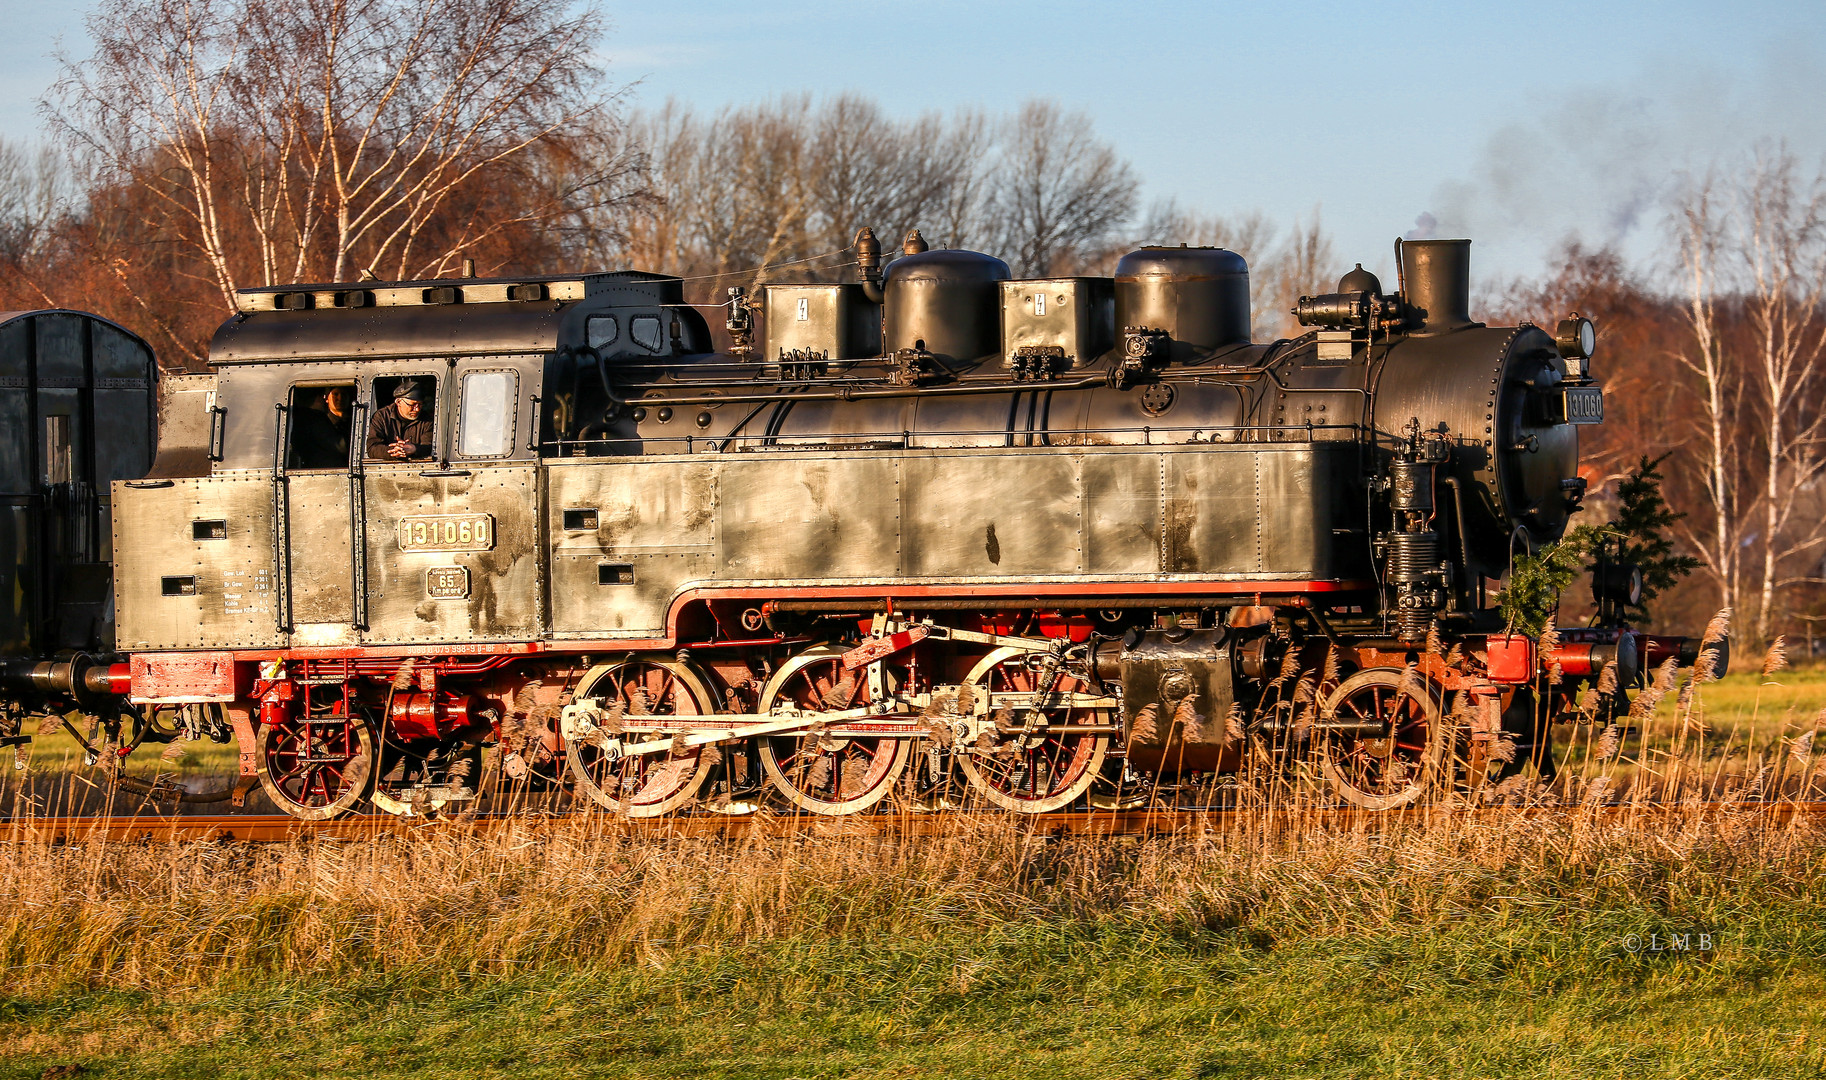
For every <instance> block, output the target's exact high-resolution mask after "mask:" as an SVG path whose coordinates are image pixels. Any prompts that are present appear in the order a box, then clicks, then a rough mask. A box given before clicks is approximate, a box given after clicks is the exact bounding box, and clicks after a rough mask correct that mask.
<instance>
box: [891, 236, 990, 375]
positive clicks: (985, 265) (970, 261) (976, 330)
mask: <svg viewBox="0 0 1826 1080" xmlns="http://www.w3.org/2000/svg"><path fill="white" fill-rule="evenodd" d="M1008 277H1009V274H1008V264H1007V263H1005V262H1003V261H1002V260H1000V259H998V258H995V257H994V256H990V255H984V254H982V253H980V252H976V251H953V250H940V251H922V252H920V253H918V254H916V255H907V256H904V257H902V258H899V259H895V260H894V261H893V262H891V263H889V264H888V269H887V273H886V274H885V275H884V280H883V285H882V294H883V302H882V347H883V348H884V349H885V350H886V352H887V353H889V354H893V353H895V352H898V351H900V350H901V349H923V350H925V351H926V352H929V353H931V354H932V355H933V356H934V357H936V358H937V359H938V360H939V362H940V363H943V364H945V365H946V366H949V367H956V366H959V365H965V364H972V363H976V362H977V361H980V360H982V359H983V358H985V357H988V356H994V355H995V354H996V353H998V352H1000V351H1001V348H1002V284H1001V283H1002V282H1004V281H1007V280H1008Z"/></svg>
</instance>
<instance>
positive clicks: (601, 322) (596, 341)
mask: <svg viewBox="0 0 1826 1080" xmlns="http://www.w3.org/2000/svg"><path fill="white" fill-rule="evenodd" d="M583 336H584V340H586V341H588V342H589V343H590V348H592V349H606V348H608V347H609V346H611V345H613V344H615V339H616V338H618V337H620V336H621V324H620V323H618V322H616V321H615V316H613V315H591V316H590V320H589V322H588V323H586V324H585V327H584V335H583Z"/></svg>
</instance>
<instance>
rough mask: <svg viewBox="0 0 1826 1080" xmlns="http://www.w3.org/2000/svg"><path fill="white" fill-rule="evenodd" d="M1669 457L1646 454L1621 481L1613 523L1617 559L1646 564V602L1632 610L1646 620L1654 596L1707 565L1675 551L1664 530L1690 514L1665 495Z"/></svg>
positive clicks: (1643, 601)
mask: <svg viewBox="0 0 1826 1080" xmlns="http://www.w3.org/2000/svg"><path fill="white" fill-rule="evenodd" d="M1667 458H1668V455H1667V454H1662V455H1661V456H1660V457H1657V458H1650V457H1649V456H1648V455H1647V454H1644V455H1642V461H1641V463H1640V464H1638V465H1637V466H1636V468H1635V470H1634V471H1632V472H1631V473H1630V474H1629V475H1628V476H1627V477H1624V479H1623V482H1622V483H1620V484H1618V485H1617V495H1618V497H1619V499H1620V500H1621V502H1622V506H1621V507H1620V509H1619V510H1618V513H1617V520H1616V521H1615V522H1612V523H1611V525H1610V526H1609V531H1611V532H1612V533H1614V534H1615V535H1616V538H1617V561H1618V562H1624V563H1635V564H1636V565H1637V566H1639V567H1641V568H1642V602H1641V603H1638V604H1636V605H1634V606H1632V607H1631V608H1630V609H1629V612H1630V614H1632V615H1634V616H1636V618H1637V619H1638V620H1639V621H1641V622H1644V623H1646V622H1648V621H1649V610H1648V602H1649V601H1650V600H1653V599H1654V598H1655V597H1657V596H1659V595H1661V593H1662V591H1663V590H1664V589H1671V588H1673V587H1674V585H1675V583H1676V582H1678V581H1679V580H1680V579H1681V578H1683V577H1686V576H1687V575H1688V574H1691V573H1692V572H1693V571H1695V570H1697V569H1699V567H1700V566H1702V565H1703V564H1702V563H1701V562H1700V560H1698V559H1696V558H1694V557H1693V556H1691V555H1676V554H1674V542H1673V541H1672V540H1670V539H1668V538H1667V535H1666V534H1665V532H1664V530H1666V529H1667V527H1668V526H1670V525H1672V524H1674V522H1676V521H1679V520H1680V519H1681V518H1683V517H1686V514H1684V513H1680V514H1676V513H1674V511H1673V510H1672V509H1670V508H1669V507H1668V504H1667V500H1666V499H1664V498H1662V497H1661V479H1662V478H1661V463H1662V462H1664V461H1666V460H1667ZM1587 569H1590V567H1588V568H1587Z"/></svg>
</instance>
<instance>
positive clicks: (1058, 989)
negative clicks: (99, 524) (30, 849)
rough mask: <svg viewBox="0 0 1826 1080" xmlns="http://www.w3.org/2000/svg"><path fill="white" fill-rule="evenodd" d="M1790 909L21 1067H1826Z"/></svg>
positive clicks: (893, 972)
mask: <svg viewBox="0 0 1826 1080" xmlns="http://www.w3.org/2000/svg"><path fill="white" fill-rule="evenodd" d="M1778 924H1779V925H1777V926H1763V927H1759V928H1758V929H1757V930H1756V931H1754V932H1749V933H1746V932H1734V933H1731V934H1729V935H1727V936H1726V937H1725V938H1724V939H1723V944H1722V947H1721V948H1720V949H1718V950H1717V951H1715V952H1713V953H1710V954H1705V955H1703V956H1698V955H1689V956H1682V957H1676V956H1663V957H1652V958H1651V957H1645V956H1642V955H1632V954H1630V953H1629V952H1627V951H1626V950H1625V949H1624V948H1623V947H1622V946H1621V945H1620V940H1621V939H1620V938H1619V937H1618V936H1617V934H1616V931H1618V930H1621V929H1623V926H1602V925H1600V926H1594V927H1590V928H1588V929H1590V930H1591V931H1593V932H1592V933H1589V934H1587V933H1583V932H1571V931H1569V929H1568V928H1557V929H1556V928H1555V927H1553V926H1550V925H1546V924H1544V923H1542V922H1540V921H1538V920H1535V919H1532V918H1530V917H1527V916H1523V917H1519V918H1515V919H1508V920H1499V921H1497V922H1496V923H1495V924H1494V925H1491V926H1488V927H1464V928H1461V929H1459V930H1458V931H1456V932H1447V933H1439V932H1432V931H1429V932H1426V933H1421V934H1408V935H1404V936H1387V935H1382V934H1377V935H1347V936H1337V937H1324V938H1317V939H1310V940H1296V941H1288V942H1265V941H1260V940H1255V939H1252V938H1251V936H1250V935H1249V934H1247V933H1246V932H1240V931H1233V932H1228V933H1208V934H1201V935H1197V936H1195V937H1190V938H1175V937H1171V936H1164V935H1161V934H1159V933H1158V932H1149V931H1147V930H1145V929H1143V928H1140V927H1104V928H1100V927H1096V926H1064V927H1045V928H1026V929H1022V930H1012V929H1011V930H1005V931H1002V932H998V933H989V934H971V935H959V936H957V937H954V938H940V939H936V940H931V941H925V942H885V943H881V944H873V943H869V942H859V941H850V940H842V939H839V940H787V941H777V942H769V943H766V944H761V945H748V946H734V947H731V948H727V949H722V950H715V951H704V952H700V953H697V954H695V955H690V956H685V957H677V958H670V959H668V960H667V961H666V962H663V963H659V962H655V963H653V964H629V965H622V966H618V967H615V968H610V969H607V970H598V971H582V972H552V973H549V974H546V975H543V976H537V977H526V976H522V977H512V976H508V977H499V978H491V979H484V980H476V981H471V982H468V983H466V984H463V985H459V986H457V987H454V988H451V989H445V988H442V987H436V986H429V985H426V984H425V983H423V982H422V981H420V980H416V979H413V978H410V977H400V978H370V979H365V980H357V981H354V982H352V983H340V982H339V983H321V982H320V983H312V982H308V981H305V982H293V981H273V982H263V983H256V984H252V985H246V986H237V987H223V988H221V989H219V990H218V991H217V992H215V993H212V994H208V995H193V996H179V997H164V996H160V995H154V994H123V993H99V994H89V995H78V996H62V997H45V998H37V999H31V1000H21V999H13V1000H10V1001H8V1002H7V1003H6V1004H5V1005H0V1040H4V1041H5V1042H6V1043H7V1044H8V1045H10V1046H11V1047H12V1049H11V1051H10V1052H9V1053H8V1054H7V1056H6V1059H5V1062H4V1064H0V1077H13V1076H18V1077H35V1076H38V1075H41V1074H42V1073H43V1071H44V1070H45V1069H46V1068H48V1067H51V1066H53V1065H56V1064H62V1063H81V1064H83V1065H85V1066H87V1067H88V1068H89V1069H90V1070H92V1075H107V1076H158V1077H187V1076H198V1077H242V1076H248V1077H267V1076H321V1077H345V1076H346V1077H366V1078H374V1077H408V1076H503V1077H505V1076H516V1077H572V1076H578V1075H587V1076H611V1077H703V1078H709V1077H730V1078H765V1077H779V1078H788V1077H833V1078H835V1077H908V1076H912V1077H960V1078H966V1077H968V1078H976V1077H1026V1076H1056V1077H1153V1076H1161V1077H1230V1076H1237V1077H1243V1076H1326V1077H1398V1076H1412V1077H1437V1076H1448V1075H1450V1076H1567V1077H1608V1076H1618V1077H1631V1078H1642V1077H1650V1076H1681V1077H1749V1076H1769V1077H1803V1076H1818V1075H1821V1068H1822V1063H1821V1057H1822V1045H1821V1041H1820V1040H1821V1039H1822V1037H1826V1020H1823V1019H1822V1018H1821V1017H1820V1015H1819V1013H1818V1011H1817V1010H1816V1009H1814V1008H1812V1007H1811V1005H1810V1003H1811V1002H1815V1001H1817V1000H1819V996H1820V994H1821V993H1822V992H1826V978H1822V977H1821V974H1820V972H1819V969H1818V959H1819V954H1818V946H1819V942H1818V940H1817V937H1818V935H1817V933H1815V932H1812V931H1810V930H1807V929H1805V928H1802V927H1799V926H1795V925H1793V924H1792V923H1787V922H1786V921H1784V920H1778ZM1787 931H1792V932H1794V933H1797V934H1801V935H1802V937H1803V940H1800V941H1795V940H1788V939H1786V938H1785V936H1784V935H1785V932H1787ZM1797 945H1798V946H1800V947H1801V948H1802V949H1803V950H1804V951H1802V952H1798V953H1797V952H1796V951H1795V947H1796V946H1797Z"/></svg>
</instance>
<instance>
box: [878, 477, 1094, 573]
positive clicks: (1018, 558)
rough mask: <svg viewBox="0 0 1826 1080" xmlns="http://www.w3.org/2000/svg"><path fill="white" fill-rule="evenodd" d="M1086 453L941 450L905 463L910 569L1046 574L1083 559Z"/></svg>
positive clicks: (906, 567) (903, 503)
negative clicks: (1081, 471)
mask: <svg viewBox="0 0 1826 1080" xmlns="http://www.w3.org/2000/svg"><path fill="white" fill-rule="evenodd" d="M1078 465H1079V460H1078V459H1077V458H1076V457H1074V456H1071V455H1067V454H1063V453H1046V452H1037V453H1024V454H1022V453H1003V454H997V455H986V454H981V453H970V452H966V451H934V452H930V453H923V452H922V453H914V454H909V455H908V456H907V459H906V461H905V462H904V463H903V465H902V467H901V499H900V507H899V509H900V514H901V519H902V523H901V532H902V535H903V537H904V538H905V540H904V543H903V544H902V547H901V551H902V553H901V569H902V572H903V573H904V574H906V576H908V577H913V578H934V577H952V576H964V577H1006V576H1011V575H1022V576H1026V575H1033V576H1044V575H1049V574H1058V573H1065V572H1076V571H1079V570H1081V569H1082V567H1083V558H1082V546H1083V545H1082V543H1081V540H1082V536H1081V532H1080V521H1079V518H1080V504H1081V502H1082V500H1083V491H1082V490H1081V489H1080V487H1079V479H1078Z"/></svg>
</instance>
